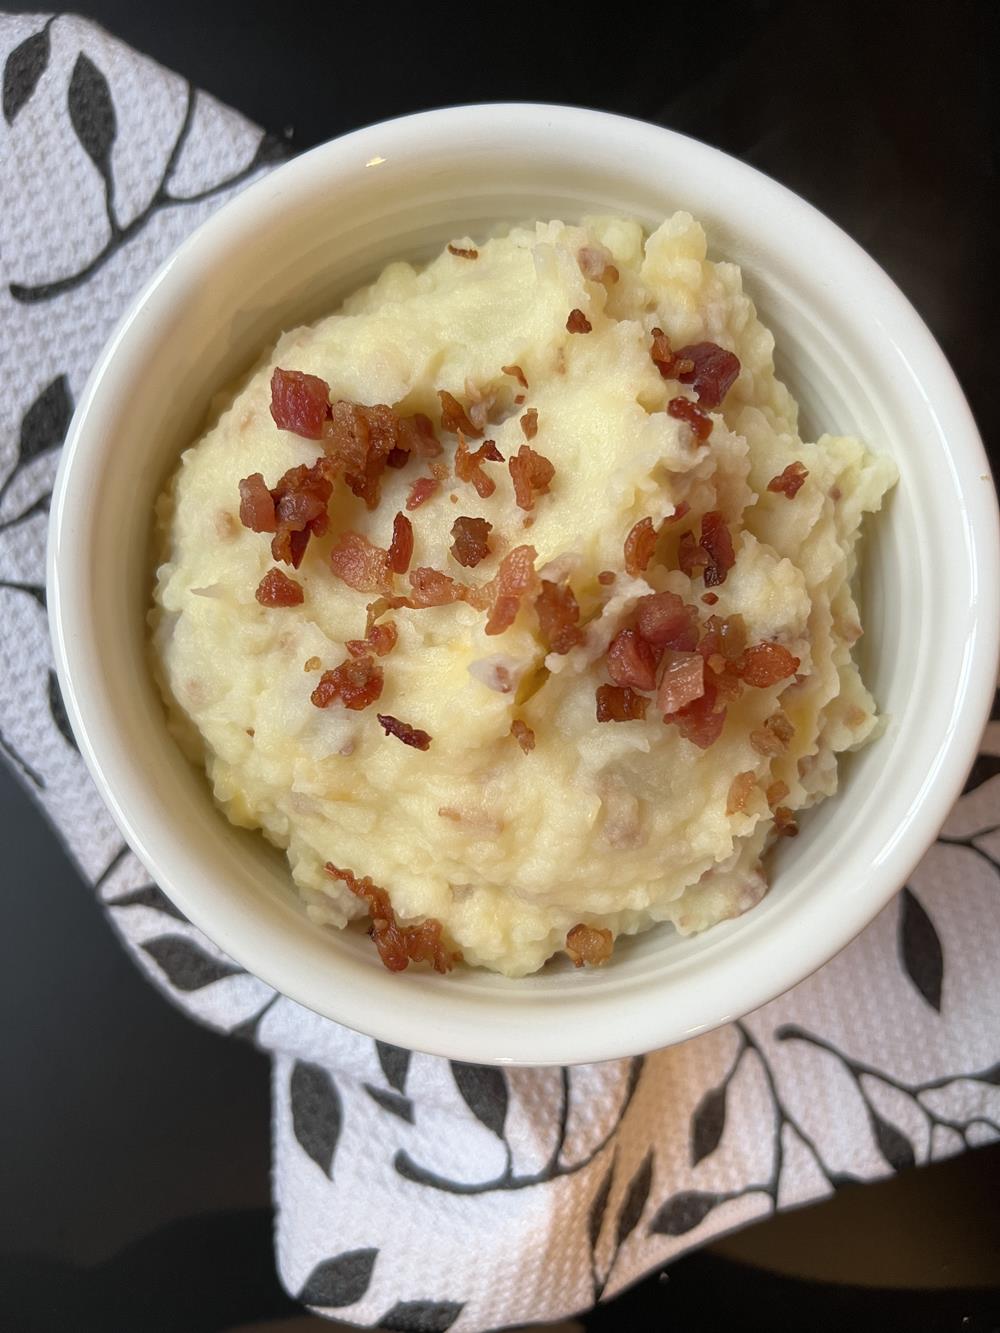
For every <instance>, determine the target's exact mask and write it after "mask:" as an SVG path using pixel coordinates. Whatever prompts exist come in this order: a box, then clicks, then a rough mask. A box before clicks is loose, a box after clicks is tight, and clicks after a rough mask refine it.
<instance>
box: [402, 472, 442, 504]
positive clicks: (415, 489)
mask: <svg viewBox="0 0 1000 1333" xmlns="http://www.w3.org/2000/svg"><path fill="white" fill-rule="evenodd" d="M440 489H441V483H440V482H439V481H438V479H437V478H436V477H418V478H417V479H416V481H415V482H414V483H413V485H412V486H411V487H410V494H409V495H408V496H407V499H406V507H407V509H408V510H410V512H411V513H412V511H413V510H414V509H419V508H420V506H421V505H422V504H424V503H426V501H428V500H429V499H430V498H431V496H432V495H433V494H434V493H435V491H438V490H440Z"/></svg>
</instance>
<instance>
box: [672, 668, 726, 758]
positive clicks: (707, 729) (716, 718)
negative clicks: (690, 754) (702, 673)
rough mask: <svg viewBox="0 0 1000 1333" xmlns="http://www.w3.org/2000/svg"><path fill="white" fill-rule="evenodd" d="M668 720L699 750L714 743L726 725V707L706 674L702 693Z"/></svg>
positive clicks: (705, 748) (716, 688)
mask: <svg viewBox="0 0 1000 1333" xmlns="http://www.w3.org/2000/svg"><path fill="white" fill-rule="evenodd" d="M665 720H666V719H665ZM669 721H671V722H673V723H674V725H675V726H676V727H677V730H678V731H679V732H680V733H681V735H682V736H683V737H684V739H685V740H689V741H690V742H691V743H692V745H697V746H698V748H699V749H700V750H707V749H708V747H709V746H710V745H714V744H715V742H716V741H717V740H718V739H719V737H720V736H721V735H722V728H723V727H724V726H725V725H726V708H725V705H724V704H723V703H722V702H721V701H720V699H719V691H718V687H717V686H716V685H715V683H714V681H713V680H711V679H710V678H709V677H708V675H707V674H706V677H705V692H704V694H701V695H699V696H698V698H697V699H695V700H693V702H691V703H689V704H686V705H685V706H684V707H683V708H681V709H680V710H679V711H678V712H676V713H674V714H673V715H672V716H671V717H670V718H669Z"/></svg>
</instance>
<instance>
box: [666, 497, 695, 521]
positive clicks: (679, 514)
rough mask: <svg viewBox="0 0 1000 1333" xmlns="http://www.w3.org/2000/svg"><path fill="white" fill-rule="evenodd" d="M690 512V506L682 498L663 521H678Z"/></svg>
mask: <svg viewBox="0 0 1000 1333" xmlns="http://www.w3.org/2000/svg"><path fill="white" fill-rule="evenodd" d="M690 512H691V506H690V505H689V504H688V502H687V500H682V501H681V502H680V504H679V505H678V506H677V507H676V509H675V510H674V512H673V513H672V514H670V515H669V516H668V517H667V518H665V519H664V520H663V521H664V523H679V522H680V521H681V519H682V518H684V517H685V516H686V515H687V514H689V513H690Z"/></svg>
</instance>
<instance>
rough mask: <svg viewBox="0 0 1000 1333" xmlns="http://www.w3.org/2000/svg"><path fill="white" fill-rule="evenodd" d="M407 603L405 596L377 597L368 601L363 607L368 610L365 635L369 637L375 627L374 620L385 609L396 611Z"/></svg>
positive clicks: (381, 614)
mask: <svg viewBox="0 0 1000 1333" xmlns="http://www.w3.org/2000/svg"><path fill="white" fill-rule="evenodd" d="M408 605H409V603H408V601H407V599H406V598H405V597H395V596H393V597H377V598H376V599H375V601H374V602H369V603H368V605H367V607H366V608H365V609H366V611H367V612H368V619H367V622H366V624H365V636H366V637H367V638H369V639H370V638H371V635H372V630H373V629H374V628H375V622H376V621H377V620H379V619H380V618H381V617H382V616H384V615H385V613H386V611H398V610H399V609H400V607H403V606H408Z"/></svg>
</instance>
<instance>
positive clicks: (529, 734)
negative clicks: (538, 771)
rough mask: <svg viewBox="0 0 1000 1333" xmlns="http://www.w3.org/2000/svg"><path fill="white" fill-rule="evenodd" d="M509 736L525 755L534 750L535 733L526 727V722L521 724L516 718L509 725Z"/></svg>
mask: <svg viewBox="0 0 1000 1333" xmlns="http://www.w3.org/2000/svg"><path fill="white" fill-rule="evenodd" d="M510 734H511V735H512V736H513V737H514V739H515V740H516V741H517V743H518V745H520V747H521V749H522V750H523V751H524V753H525V754H530V753H531V751H532V750H533V749H534V748H535V733H534V732H533V731H532V730H531V728H530V727H529V726H528V724H527V722H522V721H521V719H520V718H519V717H516V718H515V719H514V721H513V722H512V723H511V724H510Z"/></svg>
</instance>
